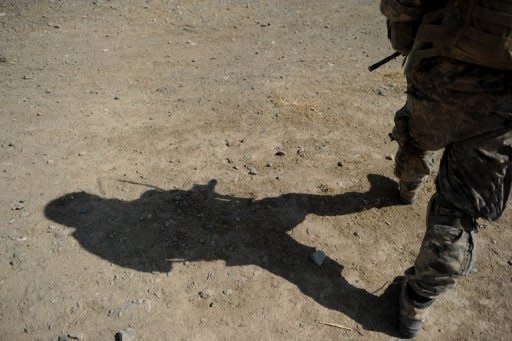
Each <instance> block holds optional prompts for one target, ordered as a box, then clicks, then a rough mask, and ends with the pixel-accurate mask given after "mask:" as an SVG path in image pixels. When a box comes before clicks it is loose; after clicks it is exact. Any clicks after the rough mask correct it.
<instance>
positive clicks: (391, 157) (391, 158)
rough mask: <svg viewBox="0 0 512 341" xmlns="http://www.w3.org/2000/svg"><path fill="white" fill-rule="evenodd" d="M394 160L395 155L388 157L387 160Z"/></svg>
mask: <svg viewBox="0 0 512 341" xmlns="http://www.w3.org/2000/svg"><path fill="white" fill-rule="evenodd" d="M393 159H394V157H393V155H386V160H391V161H393Z"/></svg>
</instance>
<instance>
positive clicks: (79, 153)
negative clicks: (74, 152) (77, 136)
mask: <svg viewBox="0 0 512 341" xmlns="http://www.w3.org/2000/svg"><path fill="white" fill-rule="evenodd" d="M85 154H87V153H86V152H78V156H85Z"/></svg>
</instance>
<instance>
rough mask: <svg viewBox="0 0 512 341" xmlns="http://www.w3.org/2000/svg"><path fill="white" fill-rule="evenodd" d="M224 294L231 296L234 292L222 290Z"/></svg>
mask: <svg viewBox="0 0 512 341" xmlns="http://www.w3.org/2000/svg"><path fill="white" fill-rule="evenodd" d="M222 293H223V294H224V295H226V296H229V295H231V294H232V293H233V290H231V289H224V290H222Z"/></svg>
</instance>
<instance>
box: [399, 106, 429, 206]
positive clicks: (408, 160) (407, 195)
mask: <svg viewBox="0 0 512 341" xmlns="http://www.w3.org/2000/svg"><path fill="white" fill-rule="evenodd" d="M409 117H410V115H409V112H408V111H407V109H406V108H405V107H404V108H402V109H400V110H399V111H398V112H397V113H396V115H395V127H394V128H393V132H392V133H391V137H392V138H393V139H394V140H396V141H397V142H398V145H399V147H398V151H397V152H396V156H395V176H396V177H397V178H398V179H399V188H400V199H401V200H402V202H403V203H404V204H411V203H414V201H415V200H416V196H417V194H418V192H419V191H420V189H421V186H422V185H423V183H424V182H425V180H426V179H427V177H428V175H430V173H431V172H432V168H433V166H434V162H435V154H434V152H431V151H425V150H422V149H421V148H419V147H418V146H417V145H416V144H415V143H414V141H413V140H412V139H411V137H410V135H409V125H408V122H409Z"/></svg>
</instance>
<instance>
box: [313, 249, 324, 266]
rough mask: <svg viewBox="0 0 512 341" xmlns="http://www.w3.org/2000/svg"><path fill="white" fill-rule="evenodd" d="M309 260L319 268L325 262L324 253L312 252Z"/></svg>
mask: <svg viewBox="0 0 512 341" xmlns="http://www.w3.org/2000/svg"><path fill="white" fill-rule="evenodd" d="M309 258H311V260H312V261H313V263H315V264H316V265H318V266H321V265H322V264H323V262H324V260H325V253H324V252H323V251H320V250H317V251H315V252H313V253H312V254H311V255H310V256H309Z"/></svg>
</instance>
